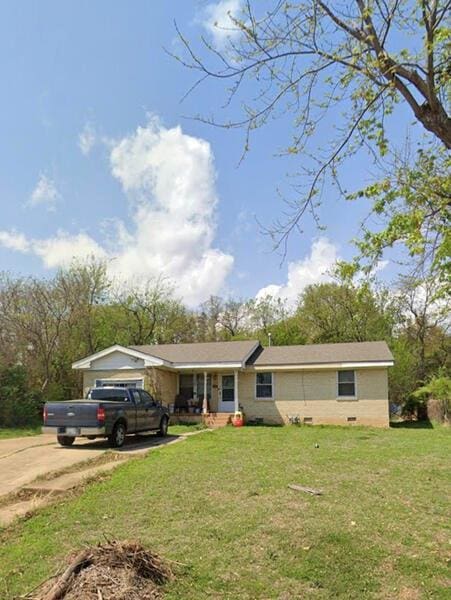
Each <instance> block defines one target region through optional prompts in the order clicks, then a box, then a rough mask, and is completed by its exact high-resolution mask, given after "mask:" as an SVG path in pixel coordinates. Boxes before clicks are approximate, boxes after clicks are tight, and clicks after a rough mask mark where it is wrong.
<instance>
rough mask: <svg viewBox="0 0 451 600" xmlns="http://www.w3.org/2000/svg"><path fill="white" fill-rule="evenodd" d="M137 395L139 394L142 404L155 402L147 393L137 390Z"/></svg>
mask: <svg viewBox="0 0 451 600" xmlns="http://www.w3.org/2000/svg"><path fill="white" fill-rule="evenodd" d="M139 393H140V394H141V398H142V401H143V403H144V404H155V400H154V399H153V398H152V396H151V395H150V394H149V393H148V392H145V391H144V390H139Z"/></svg>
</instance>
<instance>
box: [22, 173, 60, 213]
mask: <svg viewBox="0 0 451 600" xmlns="http://www.w3.org/2000/svg"><path fill="white" fill-rule="evenodd" d="M59 197H60V194H59V192H58V190H57V189H56V185H55V182H54V181H53V179H50V177H47V175H44V174H43V173H41V174H40V175H39V179H38V182H37V184H36V187H35V188H34V190H33V191H32V193H31V196H30V198H29V200H28V202H27V206H33V207H34V206H45V208H46V209H47V210H50V211H53V210H55V208H56V203H57V201H58V199H59Z"/></svg>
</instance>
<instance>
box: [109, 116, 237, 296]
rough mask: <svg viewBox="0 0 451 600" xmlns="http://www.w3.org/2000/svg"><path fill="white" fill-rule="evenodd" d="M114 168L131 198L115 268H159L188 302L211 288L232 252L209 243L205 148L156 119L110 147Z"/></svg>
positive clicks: (208, 154) (150, 271) (213, 200)
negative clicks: (130, 220)
mask: <svg viewBox="0 0 451 600" xmlns="http://www.w3.org/2000/svg"><path fill="white" fill-rule="evenodd" d="M111 168H112V173H113V175H114V176H115V177H116V178H117V179H118V180H119V181H120V182H121V184H122V187H123V189H124V191H125V192H126V193H127V194H128V196H129V198H130V200H131V201H132V207H133V210H134V213H133V217H132V218H133V221H134V225H135V229H134V232H133V234H130V233H129V232H128V231H126V230H124V229H123V228H122V231H121V234H120V236H121V240H122V248H121V252H120V253H118V255H117V259H116V260H115V261H114V263H113V265H114V270H115V271H116V272H117V273H119V274H130V273H133V274H136V275H141V276H143V277H146V276H147V277H149V276H153V277H154V276H158V275H160V274H163V275H165V276H167V277H169V278H170V279H172V280H173V281H174V284H175V285H176V289H177V291H178V292H179V293H180V294H181V295H182V296H183V298H184V299H185V301H186V302H188V303H189V304H195V303H197V302H200V301H202V300H204V299H205V298H206V297H207V296H208V295H209V294H215V293H217V292H218V291H219V290H220V289H221V287H222V285H223V283H224V281H225V278H226V277H227V275H228V273H229V272H230V270H231V268H232V266H233V257H232V256H231V255H229V254H224V253H223V252H221V251H220V250H218V249H215V248H213V247H212V243H213V240H214V235H215V229H216V224H215V211H216V205H217V196H216V190H215V178H216V177H215V170H214V166H213V154H212V151H211V147H210V145H209V144H208V142H206V141H205V140H202V139H200V138H195V137H192V136H189V135H186V134H184V133H183V132H182V130H181V128H180V127H174V128H173V129H166V128H164V127H162V126H161V125H160V123H159V122H158V121H157V120H156V119H151V120H150V121H149V123H148V125H147V126H146V127H138V128H137V130H136V132H135V133H134V134H132V135H130V136H129V137H126V138H124V139H123V140H121V141H119V142H118V143H117V144H116V145H115V146H114V147H113V149H112V151H111Z"/></svg>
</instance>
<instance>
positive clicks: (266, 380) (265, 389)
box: [255, 373, 273, 399]
mask: <svg viewBox="0 0 451 600" xmlns="http://www.w3.org/2000/svg"><path fill="white" fill-rule="evenodd" d="M255 397H256V398H260V399H268V398H272V397H273V395H272V373H257V375H256V383H255Z"/></svg>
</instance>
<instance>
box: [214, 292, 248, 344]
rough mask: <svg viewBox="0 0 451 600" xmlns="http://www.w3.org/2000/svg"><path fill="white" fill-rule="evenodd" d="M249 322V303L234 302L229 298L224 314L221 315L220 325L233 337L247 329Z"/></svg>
mask: <svg viewBox="0 0 451 600" xmlns="http://www.w3.org/2000/svg"><path fill="white" fill-rule="evenodd" d="M248 321H249V311H248V306H247V303H246V302H244V300H233V299H232V298H229V300H227V301H226V302H225V303H224V306H223V309H222V312H221V313H220V314H219V317H218V322H219V325H220V326H221V327H222V328H223V329H224V331H226V332H227V333H228V334H230V336H231V337H234V336H236V335H237V334H238V333H240V332H241V331H243V329H245V328H246V324H248Z"/></svg>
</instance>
